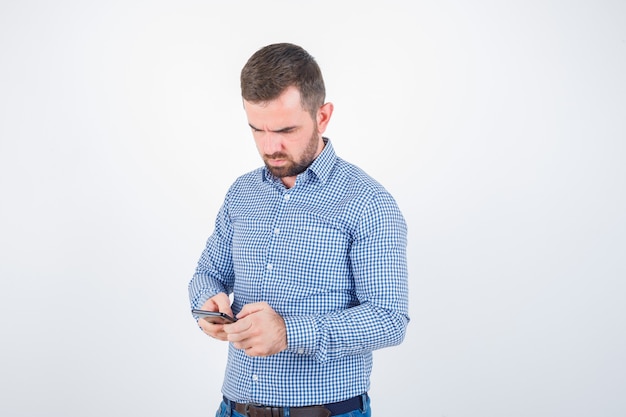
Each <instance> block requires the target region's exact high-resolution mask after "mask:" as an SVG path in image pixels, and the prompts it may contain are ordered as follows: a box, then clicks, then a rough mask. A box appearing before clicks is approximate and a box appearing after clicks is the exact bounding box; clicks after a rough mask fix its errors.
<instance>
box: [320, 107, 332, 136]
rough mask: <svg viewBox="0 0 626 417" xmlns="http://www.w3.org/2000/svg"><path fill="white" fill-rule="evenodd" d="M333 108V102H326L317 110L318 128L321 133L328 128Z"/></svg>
mask: <svg viewBox="0 0 626 417" xmlns="http://www.w3.org/2000/svg"><path fill="white" fill-rule="evenodd" d="M333 109H334V106H333V103H325V104H324V105H322V107H320V108H319V109H318V110H317V130H318V131H319V132H320V134H322V133H324V131H325V130H326V127H327V126H328V122H330V117H331V116H332V115H333Z"/></svg>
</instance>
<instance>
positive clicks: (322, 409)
mask: <svg viewBox="0 0 626 417" xmlns="http://www.w3.org/2000/svg"><path fill="white" fill-rule="evenodd" d="M366 399H367V394H363V395H358V396H356V397H352V398H350V399H348V400H345V401H340V402H337V403H332V404H326V405H315V406H310V407H289V415H290V416H291V417H330V416H336V415H340V414H346V413H349V412H350V411H354V410H357V409H361V410H362V409H363V408H364V407H363V401H365V400H366ZM224 402H225V403H226V404H230V406H231V407H232V408H233V409H234V410H235V411H237V412H238V413H239V414H242V415H244V416H246V417H284V415H285V409H284V408H283V407H268V406H264V405H260V404H241V403H236V402H234V401H229V400H228V399H227V398H224Z"/></svg>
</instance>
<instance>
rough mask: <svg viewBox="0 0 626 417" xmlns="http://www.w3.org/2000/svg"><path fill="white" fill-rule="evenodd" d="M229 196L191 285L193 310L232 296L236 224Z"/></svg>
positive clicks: (216, 221)
mask: <svg viewBox="0 0 626 417" xmlns="http://www.w3.org/2000/svg"><path fill="white" fill-rule="evenodd" d="M228 201H229V195H228V194H227V196H226V199H225V200H224V204H223V205H222V207H221V208H220V210H219V212H218V214H217V218H216V220H215V230H214V231H213V234H212V235H211V236H210V237H209V238H208V239H207V242H206V246H205V248H204V250H203V251H202V255H201V256H200V260H199V261H198V265H197V267H196V271H195V273H194V275H193V277H192V279H191V281H190V282H189V301H190V303H191V308H200V307H201V306H202V305H203V304H204V303H205V302H206V300H208V299H209V298H211V297H213V296H214V295H216V294H218V293H220V292H224V293H226V294H230V293H231V292H232V290H233V284H234V278H235V275H234V272H233V271H234V268H233V262H232V249H231V242H232V235H233V232H232V224H231V221H230V218H229V215H228Z"/></svg>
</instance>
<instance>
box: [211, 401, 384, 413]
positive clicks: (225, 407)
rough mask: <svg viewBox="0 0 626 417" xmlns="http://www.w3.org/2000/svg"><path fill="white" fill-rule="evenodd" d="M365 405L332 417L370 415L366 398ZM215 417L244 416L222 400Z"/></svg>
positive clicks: (368, 402)
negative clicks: (359, 408)
mask: <svg viewBox="0 0 626 417" xmlns="http://www.w3.org/2000/svg"><path fill="white" fill-rule="evenodd" d="M364 405H365V411H361V410H358V409H357V410H353V411H350V412H349V413H345V414H339V415H336V416H333V417H371V415H372V409H371V408H370V400H369V398H368V399H367V403H365V404H364ZM215 417H246V416H244V415H243V414H240V413H238V412H236V411H235V410H231V409H230V407H229V406H228V404H226V403H225V402H223V401H222V403H221V404H220V408H219V409H218V410H217V412H216V413H215ZM285 417H289V415H288V414H287V411H286V410H285Z"/></svg>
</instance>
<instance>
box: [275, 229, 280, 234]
mask: <svg viewBox="0 0 626 417" xmlns="http://www.w3.org/2000/svg"><path fill="white" fill-rule="evenodd" d="M279 233H280V229H279V228H278V227H277V228H276V229H274V234H276V235H277V234H279Z"/></svg>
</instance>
